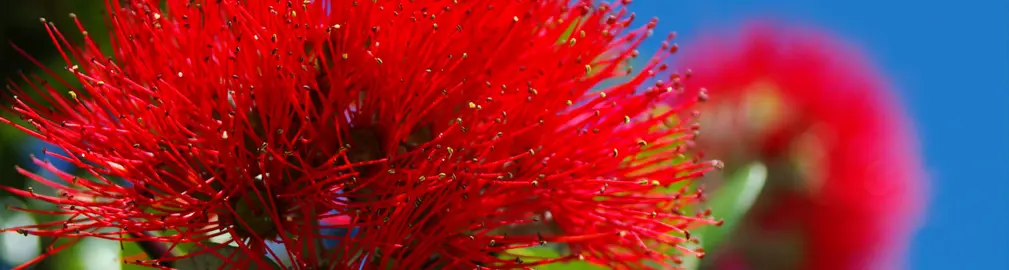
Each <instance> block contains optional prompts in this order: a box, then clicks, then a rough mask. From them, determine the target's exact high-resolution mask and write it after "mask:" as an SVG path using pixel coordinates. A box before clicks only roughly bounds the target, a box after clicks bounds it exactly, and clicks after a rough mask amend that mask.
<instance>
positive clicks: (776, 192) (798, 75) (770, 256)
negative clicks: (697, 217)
mask: <svg viewBox="0 0 1009 270" xmlns="http://www.w3.org/2000/svg"><path fill="white" fill-rule="evenodd" d="M751 24H754V25H757V26H756V27H753V28H749V29H746V30H745V31H744V33H745V34H743V36H742V37H741V38H739V39H738V40H737V39H731V40H730V39H727V38H710V37H709V38H708V39H704V40H703V42H701V44H698V45H699V46H696V47H697V48H702V49H699V50H698V51H696V52H693V53H692V54H691V55H689V56H688V57H689V59H686V60H685V63H684V65H685V66H687V67H690V68H692V69H693V72H694V73H693V74H695V76H693V77H692V78H691V80H690V85H691V87H693V86H697V87H705V88H706V89H707V90H708V94H710V95H711V96H712V98H713V99H715V100H717V101H718V102H713V103H709V104H706V105H705V107H704V108H703V109H702V111H704V112H705V115H706V116H705V118H704V120H705V121H703V122H702V125H704V126H705V127H706V129H705V130H706V131H710V132H705V133H704V134H705V135H703V136H702V137H701V140H700V142H699V143H701V145H703V146H701V149H703V150H705V151H706V153H707V154H710V155H712V156H714V157H717V158H725V159H726V160H727V163H728V164H746V163H748V161H751V160H754V159H757V160H762V161H763V162H765V164H768V166H769V167H770V168H771V169H772V170H771V172H770V174H769V178H770V179H768V185H769V187H768V188H766V190H765V193H764V194H763V195H762V197H763V198H762V199H760V201H758V203H757V205H755V206H754V210H752V211H751V213H750V218H751V220H750V221H749V222H750V223H751V224H749V226H748V227H746V228H743V229H742V231H740V232H739V233H740V234H737V235H736V237H735V238H733V240H734V241H733V242H732V243H729V244H730V245H729V247H728V248H727V249H726V251H725V252H723V253H716V255H715V257H714V258H715V261H714V263H715V265H719V268H724V269H739V268H737V267H734V266H729V265H730V264H733V263H732V262H730V261H731V260H735V259H739V258H742V259H743V260H749V262H746V263H743V264H744V265H747V266H748V267H745V268H744V269H748V268H750V267H753V268H754V269H767V267H770V268H771V269H791V268H792V267H794V268H798V269H867V268H872V267H882V268H881V269H898V268H900V267H897V266H899V263H900V262H899V260H900V257H901V256H900V253H901V252H902V250H903V249H904V247H903V246H904V245H905V244H906V242H907V240H908V238H909V235H910V231H911V230H910V229H911V224H910V223H911V222H912V221H913V219H914V218H915V216H916V215H917V212H918V207H919V204H920V192H921V187H920V186H919V185H920V184H921V183H920V182H919V180H921V178H922V168H921V167H920V166H921V161H920V160H919V158H918V156H917V152H916V149H915V147H914V146H915V142H914V138H913V135H912V133H911V132H910V128H909V125H908V122H907V119H905V118H904V115H903V114H902V111H901V110H900V109H899V106H897V103H896V102H895V101H894V98H893V97H892V96H891V93H890V92H888V91H887V87H886V85H884V84H883V83H882V79H881V78H879V77H877V76H878V75H877V73H875V72H873V71H872V69H871V68H869V67H870V65H868V64H867V63H866V61H865V60H864V59H863V58H862V57H861V56H860V55H859V54H857V53H855V52H854V51H853V50H851V49H849V48H846V47H844V46H842V45H840V44H841V43H840V42H839V41H837V40H836V39H834V38H832V37H829V36H827V35H825V34H822V33H819V32H817V31H808V30H803V29H795V28H785V27H775V26H773V25H771V24H764V23H753V22H751ZM692 89H694V90H696V88H692ZM694 92H695V93H696V92H697V91H694ZM709 120H710V121H709ZM709 122H710V123H709ZM708 124H710V125H708ZM750 146H757V148H752V147H750ZM790 226H797V227H790ZM788 233H798V237H799V238H801V240H799V241H800V243H798V244H800V245H802V246H801V247H799V248H801V250H781V249H779V248H776V247H777V246H775V245H774V242H787V241H791V240H787V239H788V237H790V236H788V235H787V234H788ZM747 242H752V245H751V244H749V243H747ZM792 244H795V243H792ZM793 248H794V247H793ZM747 250H749V251H747ZM733 252H735V253H741V254H737V255H732V253H733ZM747 252H750V253H747ZM769 252H778V253H769ZM781 252H784V253H781ZM795 252H799V253H795ZM740 256H742V257H740ZM747 256H749V257H747ZM791 262H794V263H797V264H794V265H791V267H786V266H785V264H787V263H791ZM761 267H763V268H761ZM873 269H875V268H873Z"/></svg>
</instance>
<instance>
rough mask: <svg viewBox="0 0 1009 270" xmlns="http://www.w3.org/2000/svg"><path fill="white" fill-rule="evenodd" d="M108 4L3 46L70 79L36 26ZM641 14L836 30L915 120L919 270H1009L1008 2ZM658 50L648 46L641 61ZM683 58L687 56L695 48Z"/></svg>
mask: <svg viewBox="0 0 1009 270" xmlns="http://www.w3.org/2000/svg"><path fill="white" fill-rule="evenodd" d="M101 2H102V1H100V0H98V1H95V0H36V1H3V2H2V3H0V40H2V41H12V42H15V43H17V44H18V45H19V46H21V47H23V48H25V49H26V50H27V51H28V52H29V53H30V54H32V55H35V56H37V57H38V58H39V59H40V60H41V61H42V62H44V63H46V64H49V65H51V66H53V67H55V68H61V67H62V66H63V64H62V63H61V62H60V61H59V59H58V58H57V55H56V54H54V53H55V50H54V48H53V47H52V46H51V45H49V44H50V43H49V42H50V41H49V39H48V36H47V35H46V33H45V30H44V29H43V28H42V27H41V25H40V24H39V21H38V18H39V17H46V18H47V19H49V21H54V22H55V23H56V24H58V25H60V26H62V27H63V29H66V32H73V31H71V29H72V25H71V24H70V23H69V22H70V20H69V19H68V17H67V14H68V13H71V12H74V13H77V14H78V15H80V16H81V17H82V18H85V23H86V24H87V25H89V26H90V27H89V28H90V29H89V30H90V31H89V32H90V33H91V35H92V36H93V37H95V38H101V37H102V36H103V34H102V33H101V31H99V30H100V29H101V28H100V26H102V25H103V23H102V21H101V17H100V16H101V15H100V14H101V11H100V9H101V7H102V5H101ZM632 9H633V10H634V11H636V12H637V14H638V16H639V17H644V18H649V17H653V16H659V17H661V21H660V24H659V27H658V29H657V30H656V32H657V33H664V32H668V31H677V32H678V33H679V34H680V37H681V38H680V39H679V42H680V43H681V44H682V43H687V44H689V43H690V41H691V40H692V38H694V37H697V36H699V35H701V34H704V33H703V32H701V31H704V30H703V29H733V28H738V26H739V24H740V23H741V22H742V21H744V20H747V19H750V18H754V17H763V18H768V17H770V18H775V19H779V20H783V21H786V22H789V23H793V24H808V25H810V26H816V27H819V28H822V29H827V30H829V31H832V32H834V33H835V34H837V35H840V36H841V37H842V38H844V39H845V40H846V41H847V42H849V43H852V44H856V45H858V46H860V48H861V49H862V51H863V52H865V53H868V54H869V56H870V57H871V58H872V60H873V62H874V63H875V64H876V65H877V67H879V68H880V69H881V70H883V72H885V73H886V75H887V76H888V77H889V80H890V82H891V83H892V84H893V85H895V87H896V90H897V91H898V94H899V96H900V97H901V101H902V102H903V103H904V106H905V107H906V108H907V109H908V110H909V114H910V115H911V116H912V118H913V120H914V121H915V126H916V129H917V131H918V137H919V138H920V140H921V142H922V147H923V154H924V159H925V164H926V166H927V169H928V174H929V182H928V185H929V188H928V189H929V196H928V198H929V199H928V211H927V213H926V216H925V220H924V222H923V225H922V226H921V228H920V229H919V230H918V232H917V234H916V237H915V238H914V240H913V243H912V250H911V253H910V256H909V258H907V260H908V261H909V267H910V268H911V269H1009V245H1007V244H1006V243H1009V1H1005V0H967V1H956V2H948V1H934V0H920V1H914V0H892V1H871V0H848V1H817V0H636V1H635V4H633V5H632ZM642 21H644V20H639V22H642ZM71 36H77V35H71ZM657 45H658V44H656V43H654V42H653V43H648V45H646V47H645V48H643V51H645V52H647V51H654V50H655V49H657ZM681 51H682V52H683V53H686V54H689V53H690V48H689V47H684V48H682V50H681ZM19 70H24V71H26V72H37V71H38V70H37V69H36V68H34V66H33V65H32V64H31V63H30V62H28V61H27V59H25V58H24V57H21V56H20V55H19V54H18V53H17V52H16V51H14V50H13V49H12V47H11V46H8V45H7V44H6V43H4V44H3V45H0V79H4V78H15V79H16V77H17V74H18V73H17V72H18V71H19ZM43 147H44V146H42V145H40V144H37V143H34V142H32V141H29V140H27V138H25V137H24V136H21V135H19V134H18V133H16V132H14V131H13V130H12V129H11V128H9V127H0V181H2V183H3V184H6V185H21V183H23V181H24V180H23V179H22V178H21V177H20V176H19V175H17V174H16V173H15V172H14V170H13V168H14V165H15V164H20V165H22V166H27V165H28V160H27V158H28V155H29V154H35V155H40V154H41V149H42V148H43ZM28 168H31V167H30V166H29V167H28ZM0 195H5V194H0ZM0 200H2V201H3V202H4V203H5V204H7V203H11V201H10V198H0ZM24 222H30V219H28V217H27V216H24V215H16V214H13V212H11V211H4V212H2V213H0V227H9V226H12V225H20V224H23V223H24ZM17 239H20V240H17ZM24 239H25V238H24V237H23V236H20V235H13V234H5V235H2V236H0V270H2V269H7V268H8V267H9V266H10V264H16V263H18V262H20V261H23V260H25V256H28V255H31V254H26V253H25V252H26V250H30V249H32V248H38V246H37V245H36V246H32V245H31V244H25V243H26V242H25V241H24ZM104 245H106V247H107V248H106V249H101V248H94V249H90V248H89V249H81V250H79V251H78V252H76V253H74V254H72V255H67V256H63V257H61V258H59V259H57V260H54V261H53V262H49V263H47V264H45V265H40V269H65V267H74V268H78V267H79V268H81V269H115V268H114V267H118V263H117V262H116V261H117V259H116V258H117V257H116V256H118V254H119V252H118V249H119V247H118V245H117V244H115V243H106V244H104ZM108 245H112V246H108ZM102 250H110V251H102ZM29 253H30V252H29Z"/></svg>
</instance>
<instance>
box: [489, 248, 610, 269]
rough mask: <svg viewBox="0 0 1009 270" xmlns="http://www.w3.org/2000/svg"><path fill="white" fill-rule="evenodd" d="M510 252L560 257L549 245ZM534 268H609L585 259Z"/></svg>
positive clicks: (511, 251)
mask: <svg viewBox="0 0 1009 270" xmlns="http://www.w3.org/2000/svg"><path fill="white" fill-rule="evenodd" d="M508 253H511V254H512V255H521V256H536V257H543V258H559V257H561V255H560V253H558V252H557V250H556V249H554V248H549V247H528V248H521V249H513V250H509V251H508ZM533 269H536V270H565V269H579V270H594V269H600V270H602V269H608V268H606V267H602V266H598V265H594V264H591V263H588V262H584V261H570V262H556V263H551V264H545V265H540V266H534V267H533Z"/></svg>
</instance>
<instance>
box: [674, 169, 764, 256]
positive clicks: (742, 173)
mask: <svg viewBox="0 0 1009 270" xmlns="http://www.w3.org/2000/svg"><path fill="white" fill-rule="evenodd" d="M766 182H767V167H766V166H764V164H763V163H759V162H755V163H752V164H750V165H749V166H746V167H743V168H742V169H740V170H739V171H737V172H735V174H734V175H732V177H730V178H729V179H728V181H727V182H726V183H725V185H723V186H722V187H721V188H719V189H718V190H716V191H715V192H714V194H713V195H712V196H711V197H709V198H710V199H709V200H708V202H707V204H706V206H707V207H710V208H711V213H712V215H714V216H716V217H719V218H721V219H723V220H725V223H723V224H722V226H721V227H712V226H706V227H701V228H697V229H694V230H691V234H692V235H694V236H695V237H697V238H698V239H700V240H701V247H702V248H704V250H705V251H708V252H710V251H714V250H716V248H718V246H719V244H721V243H722V241H724V240H725V236H726V235H729V234H730V233H732V232H733V231H734V230H735V229H736V227H737V226H739V221H740V220H741V219H742V218H743V217H744V216H745V215H746V212H748V211H750V208H751V207H752V206H753V203H754V202H756V201H757V198H758V196H759V195H760V191H761V190H763V188H764V184H765V183H766ZM689 248H696V247H689ZM684 259H685V260H684V267H685V268H686V269H696V268H697V266H699V265H700V261H699V259H697V258H695V257H688V258H684Z"/></svg>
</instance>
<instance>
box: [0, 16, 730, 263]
mask: <svg viewBox="0 0 1009 270" xmlns="http://www.w3.org/2000/svg"><path fill="white" fill-rule="evenodd" d="M629 3H630V1H629V0H623V1H621V2H618V3H602V4H599V3H594V2H593V1H588V0H584V1H568V0H507V1H505V0H453V1H439V0H410V1H400V0H372V1H367V0H315V1H303V2H302V1H297V2H293V1H279V0H218V1H191V0H166V1H161V0H131V1H118V0H107V1H106V6H107V9H108V11H109V16H108V19H107V21H108V25H109V26H110V28H111V48H107V49H110V51H111V52H112V53H111V54H105V53H103V52H102V49H101V48H99V46H98V45H97V44H98V43H96V42H95V41H93V40H91V39H90V38H89V37H88V36H87V31H85V30H84V29H83V27H81V29H80V31H81V32H83V33H84V35H85V40H86V41H85V43H84V44H83V46H77V45H75V44H70V43H68V42H67V41H66V38H65V36H64V33H62V32H60V31H58V30H57V29H56V28H55V27H54V26H52V25H51V24H47V27H46V29H47V30H48V31H49V33H50V34H51V36H52V37H53V40H54V41H55V42H56V44H57V45H58V48H59V50H60V53H61V54H62V56H63V57H64V58H65V60H66V63H67V72H70V73H72V74H73V75H74V76H75V77H76V79H77V80H79V83H80V84H81V86H79V87H74V86H72V84H71V83H69V82H66V81H60V80H56V81H54V82H47V81H46V80H43V79H41V78H38V77H28V76H26V77H25V78H24V79H25V81H27V83H26V84H25V85H26V86H25V87H20V88H19V89H16V92H18V93H20V94H19V95H18V96H17V97H16V98H15V99H14V100H13V102H14V106H13V109H12V111H11V112H12V113H14V114H15V115H17V116H19V117H20V118H21V120H22V121H16V120H17V119H0V122H3V123H6V124H11V125H14V126H16V127H18V128H20V129H21V130H23V131H24V132H26V133H29V134H31V135H33V136H35V137H37V138H39V139H42V140H44V141H47V142H49V143H52V144H53V145H57V146H59V147H60V148H62V149H64V150H66V152H67V153H69V154H67V155H58V154H53V153H48V154H49V156H50V157H51V158H57V159H62V160H66V161H68V162H70V163H72V164H74V165H76V166H77V167H79V168H80V169H82V170H83V171H85V172H86V173H87V175H86V176H85V177H79V176H75V175H71V174H68V173H65V172H62V171H60V170H58V169H57V168H55V167H53V166H51V165H49V163H47V162H46V161H45V160H43V159H36V160H35V163H37V164H38V165H39V166H41V167H43V168H45V169H49V170H51V171H53V172H55V173H56V175H57V176H58V177H56V178H55V179H52V178H44V177H40V176H38V175H35V174H32V173H31V172H28V171H24V170H22V173H24V174H25V175H26V176H28V177H30V178H32V179H33V180H34V181H35V182H34V183H36V184H34V185H36V186H35V187H34V188H35V189H33V188H32V187H28V188H27V189H22V188H18V187H3V189H5V190H7V191H9V192H13V193H15V194H18V195H20V196H23V197H27V198H31V199H35V200H39V201H43V202H47V203H51V204H54V205H55V206H56V208H53V209H55V210H45V209H36V208H25V207H14V208H17V209H19V210H21V211H27V212H32V213H39V214H47V215H57V216H63V217H66V218H65V219H64V220H60V221H57V222H52V223H45V224H39V225H33V226H25V227H18V228H8V229H5V230H6V231H17V232H20V233H24V234H32V235H39V236H51V237H58V238H69V239H71V240H78V239H82V238H86V237H98V238H105V239H113V240H118V241H124V242H134V243H139V244H142V245H147V246H150V245H153V246H160V247H162V248H163V249H164V250H162V251H160V252H147V253H148V254H147V256H139V257H136V259H135V260H129V261H128V262H129V263H136V264H142V265H152V266H161V267H170V266H171V265H172V264H173V263H174V264H178V263H190V264H192V263H197V262H196V260H195V259H200V260H201V261H207V260H206V259H205V258H206V257H207V256H212V257H215V258H217V259H218V260H219V261H222V262H224V263H220V264H217V265H215V266H216V267H218V268H228V269H231V268H234V269H245V268H249V267H272V266H271V265H272V264H273V261H284V260H285V259H284V258H287V259H286V260H288V261H289V263H286V264H287V265H285V266H287V267H290V268H295V269H319V268H325V269H334V268H336V269H343V268H354V269H356V268H366V269H387V268H388V267H395V268H397V269H421V268H424V269H427V268H445V269H456V268H465V269H472V268H479V267H487V268H516V267H518V268H521V267H529V266H532V265H538V264H546V263H552V262H558V261H570V260H583V261H585V262H589V263H592V264H598V265H605V266H609V267H613V268H617V269H621V268H622V269H628V268H635V269H638V268H662V269H668V268H669V267H672V266H671V264H673V263H675V262H676V261H678V259H677V258H678V256H680V255H683V254H688V255H697V256H700V255H703V251H700V250H694V249H691V248H687V246H688V245H687V242H688V241H691V240H692V239H691V237H690V234H689V232H688V230H689V229H691V228H694V227H696V226H703V225H709V224H717V223H718V222H717V221H716V220H714V219H712V218H710V217H708V216H707V215H705V214H704V213H701V214H692V213H682V212H681V211H680V210H679V209H681V208H682V207H683V206H687V205H691V204H693V203H695V202H697V201H698V200H700V199H701V197H702V194H700V193H699V192H698V191H696V190H691V189H689V188H687V187H689V185H684V183H688V182H690V181H691V180H692V179H694V178H696V177H698V176H700V175H702V174H704V173H705V172H707V171H709V170H711V169H713V168H715V167H718V166H717V165H718V164H719V163H718V162H710V161H701V160H697V159H696V158H693V157H690V156H685V155H687V147H686V146H687V145H689V141H691V140H692V139H693V136H694V133H693V132H694V130H695V129H696V126H695V125H693V122H692V118H689V117H688V118H681V121H678V122H677V123H675V124H674V125H672V126H670V127H669V128H664V129H656V128H654V127H656V126H657V125H660V124H662V123H663V121H664V119H668V118H669V117H670V116H672V115H674V114H681V113H682V112H686V111H687V110H689V107H690V106H691V105H692V104H694V103H695V102H697V99H695V98H687V97H686V96H681V93H682V91H680V90H682V89H681V88H682V83H681V82H680V81H681V76H680V75H679V74H676V73H674V72H672V71H671V70H669V69H668V68H667V65H666V64H664V62H665V60H666V59H667V58H668V57H669V56H670V55H671V54H673V53H674V52H675V51H676V50H677V46H676V45H674V44H670V43H669V42H670V40H667V41H666V43H664V45H663V47H662V50H661V51H659V52H657V53H656V55H654V56H652V58H651V59H650V60H649V61H648V63H647V64H646V65H645V66H644V67H643V68H642V69H640V70H639V71H637V72H635V71H634V70H633V69H631V68H630V67H629V66H628V65H627V62H628V61H629V60H630V59H632V58H635V57H637V56H638V54H639V53H638V51H637V50H636V47H637V46H638V45H639V44H641V43H642V42H643V41H644V40H645V39H646V37H648V36H651V35H652V29H653V28H654V27H655V24H656V20H652V21H650V22H648V23H647V24H646V25H644V26H642V27H640V28H631V27H630V26H631V24H632V21H633V19H634V14H633V13H630V12H628V11H627V9H626V5H627V4H629ZM79 25H80V24H79V23H78V26H79ZM673 36H674V35H669V36H668V38H669V39H672V38H673ZM48 72H49V73H50V74H51V75H54V76H55V75H57V72H54V71H48ZM611 79H618V80H615V83H612V84H610V85H612V86H609V87H605V88H602V89H599V88H600V86H601V83H603V82H604V81H610V80H611ZM656 80H658V81H657V82H655V81H656ZM646 82H648V85H645V83H646ZM67 89H70V90H69V91H68V90H67ZM33 96H34V97H33ZM669 99H681V100H682V102H680V103H678V104H680V105H678V106H677V107H676V108H674V110H670V111H669V112H666V113H663V114H660V115H653V114H651V113H650V111H651V108H652V107H654V105H655V103H656V102H657V101H660V100H669ZM19 123H20V124H19ZM670 134H675V136H669V135H670ZM659 150H661V152H662V153H660V154H649V155H641V153H644V152H649V151H650V152H656V151H659ZM658 164H661V165H662V166H656V165H658ZM671 185H676V186H679V187H682V188H679V189H678V191H677V192H674V193H664V192H663V193H660V192H653V191H654V189H655V188H656V187H666V186H671ZM40 187H44V188H45V189H41V188H40ZM321 220H339V221H340V222H320V221H321ZM535 224H544V225H537V226H532V228H535V229H534V230H531V231H530V230H522V229H519V227H522V226H526V225H535ZM334 228H336V229H353V230H355V233H354V234H342V235H335V236H334V235H331V234H324V233H322V232H323V229H334ZM222 236H223V237H226V238H227V239H230V240H227V241H224V242H223V243H216V244H215V243H214V242H213V241H211V239H212V238H213V239H219V238H220V237H222ZM323 240H330V241H332V240H338V241H337V242H336V243H338V244H336V245H333V246H331V247H330V246H327V245H323V244H320V243H322V242H323ZM74 242H75V241H70V242H68V243H69V244H67V245H59V246H53V247H52V249H50V250H49V251H48V252H47V253H46V254H44V255H43V257H45V256H48V255H51V254H54V253H56V252H58V251H59V250H60V249H62V248H65V247H66V246H69V245H70V244H72V243H74ZM218 242H220V241H218ZM269 243H275V244H273V245H268V244H269ZM276 244H279V245H281V246H283V248H282V249H280V248H274V247H275V246H277V245H276ZM548 244H557V245H563V246H564V247H566V249H565V250H569V251H568V252H565V253H564V254H561V255H560V256H556V257H550V258H538V257H536V256H529V255H522V254H518V253H516V252H513V251H515V250H517V249H521V248H526V247H531V246H538V245H548ZM225 245H230V246H232V247H234V248H226V246H225ZM152 249H153V248H152ZM149 250H150V249H149ZM201 256H202V257H201ZM29 263H32V262H29Z"/></svg>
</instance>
